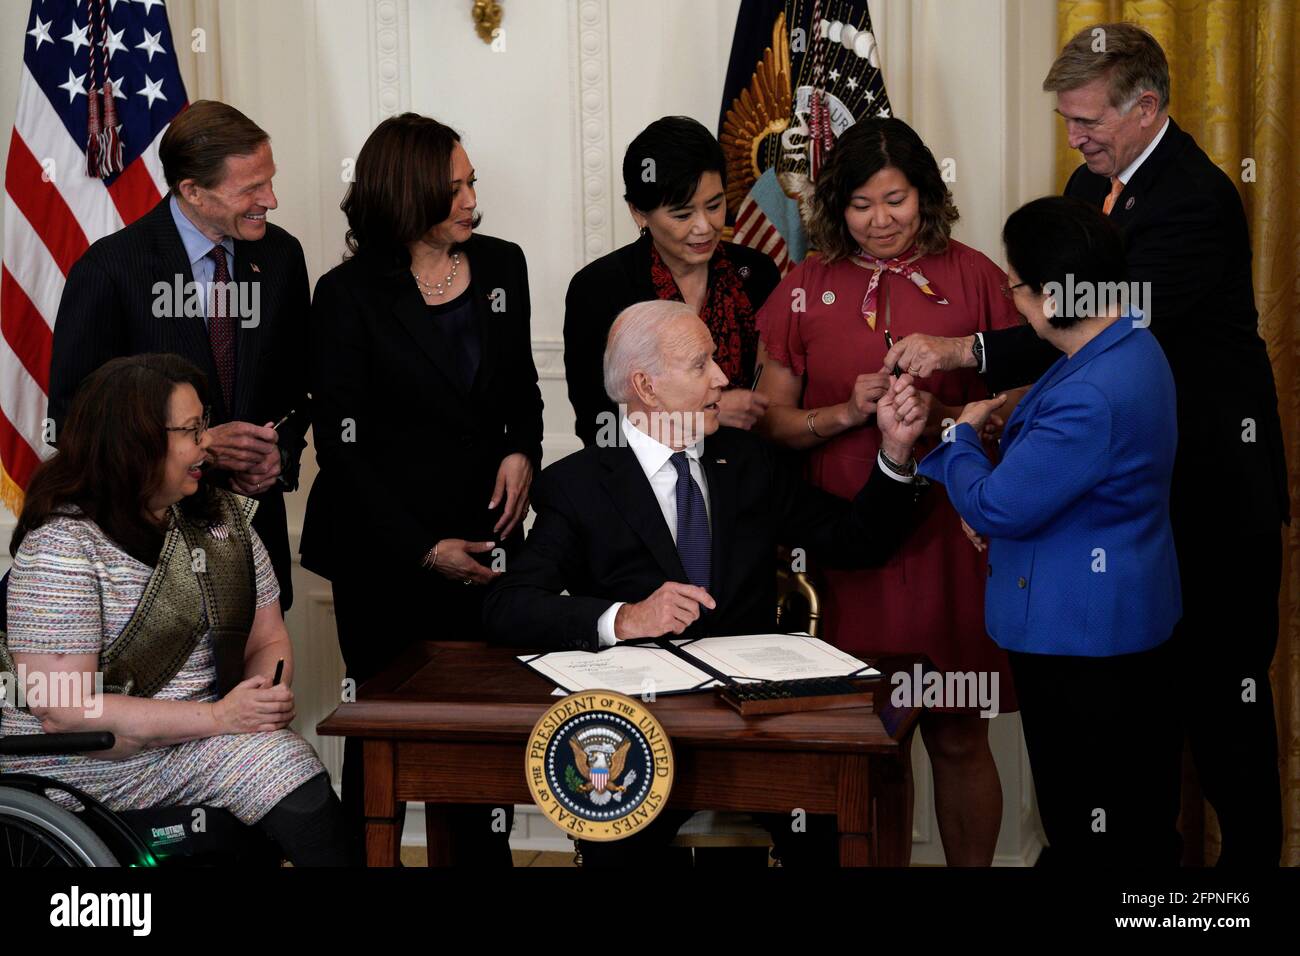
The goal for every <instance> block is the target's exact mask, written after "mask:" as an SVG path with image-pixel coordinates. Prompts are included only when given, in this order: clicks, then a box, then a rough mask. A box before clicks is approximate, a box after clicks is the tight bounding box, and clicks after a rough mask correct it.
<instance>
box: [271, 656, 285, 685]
mask: <svg viewBox="0 0 1300 956" xmlns="http://www.w3.org/2000/svg"><path fill="white" fill-rule="evenodd" d="M283 676H284V658H283V657H282V658H280V659H279V660H278V661H277V662H276V664H275V678H274V679H273V680H272V681H271V686H272V687H277V686H279V684H280V678H281V677H283Z"/></svg>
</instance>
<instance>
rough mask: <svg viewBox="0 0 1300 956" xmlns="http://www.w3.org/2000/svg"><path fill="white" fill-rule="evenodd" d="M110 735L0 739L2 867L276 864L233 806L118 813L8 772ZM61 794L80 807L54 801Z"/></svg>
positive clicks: (89, 749) (0, 588)
mask: <svg viewBox="0 0 1300 956" xmlns="http://www.w3.org/2000/svg"><path fill="white" fill-rule="evenodd" d="M8 591H9V572H7V571H6V572H5V574H4V575H3V576H2V577H0V631H3V630H4V629H5V626H6V624H7V623H8V622H7V617H8V615H7V613H6V611H7V608H6V606H5V605H6V599H7V597H8ZM115 743H116V739H115V738H114V736H113V735H112V734H111V733H108V732H103V731H101V732H96V733H64V734H19V735H14V736H0V867H17V866H21V867H28V866H42V867H44V866H53V867H78V868H79V867H90V866H123V867H152V866H175V867H208V866H253V867H259V866H267V867H271V866H275V867H278V866H280V865H281V864H282V863H283V862H284V858H283V855H282V854H281V853H280V849H279V847H278V846H276V844H275V843H274V841H272V840H271V839H270V838H269V837H268V836H266V835H265V834H264V833H262V831H261V830H259V829H258V828H257V827H254V826H248V825H246V824H244V823H241V822H240V821H239V819H238V818H237V817H236V816H235V815H234V814H232V813H231V812H230V811H229V810H226V809H224V808H222V807H209V806H203V805H194V806H171V807H150V808H148V809H144V810H120V811H116V812H115V811H113V810H110V809H109V808H108V807H106V806H105V805H104V804H103V803H101V802H100V801H99V800H96V799H95V798H94V797H92V796H91V795H90V794H88V793H86V792H84V791H82V790H80V789H79V788H77V787H74V786H71V785H69V784H65V783H63V782H62V781H59V780H55V779H54V778H52V777H43V776H38V775H36V774H28V773H6V772H4V759H5V758H6V757H28V756H37V755H47V754H76V753H94V752H95V751H101V750H111V749H112V747H113V745H114V744H115ZM52 792H61V793H63V794H65V795H66V796H68V797H71V798H72V800H74V801H75V802H76V803H77V804H79V805H80V809H79V810H69V809H66V808H65V807H64V806H62V805H61V804H59V803H57V802H55V801H54V800H52V799H50V797H49V794H50V793H52Z"/></svg>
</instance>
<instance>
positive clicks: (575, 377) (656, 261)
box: [564, 116, 780, 445]
mask: <svg viewBox="0 0 1300 956" xmlns="http://www.w3.org/2000/svg"><path fill="white" fill-rule="evenodd" d="M726 170H727V164H726V159H725V158H724V157H723V154H722V146H721V145H720V144H719V143H718V141H717V139H716V138H714V136H713V134H712V133H710V132H709V131H708V130H707V129H705V128H704V127H703V126H702V125H700V124H699V123H698V122H696V121H695V120H693V119H690V118H689V117H685V116H665V117H663V118H662V119H658V120H655V121H654V122H653V123H651V124H650V125H649V126H647V127H646V128H645V129H644V130H642V131H641V132H640V133H638V134H637V136H636V138H635V139H633V140H632V142H631V143H630V144H629V145H628V148H627V152H626V153H625V154H624V156H623V188H624V195H623V198H624V199H625V200H626V201H627V205H628V211H629V212H630V213H631V215H632V220H633V222H635V223H636V225H637V228H638V229H640V230H641V237H640V238H639V239H637V240H636V241H635V242H632V243H629V244H628V245H626V246H623V247H622V248H621V249H616V250H614V251H613V252H611V253H609V254H608V255H606V256H602V257H601V258H599V259H597V260H596V261H594V262H592V263H589V264H588V265H587V266H585V267H584V268H583V269H582V270H581V271H579V272H578V273H577V275H575V276H574V277H573V280H572V281H571V282H570V283H569V292H568V295H567V296H566V297H565V302H564V369H565V379H566V381H567V383H568V387H569V401H570V402H572V403H573V410H574V412H575V413H576V414H577V423H576V429H577V433H578V437H579V438H581V439H582V443H583V444H584V445H591V444H594V443H595V442H596V441H597V440H598V437H599V436H600V435H601V434H602V432H603V433H605V434H607V435H611V436H617V434H618V432H617V428H616V427H615V426H616V425H617V414H618V411H617V408H616V406H615V404H614V402H613V400H612V399H611V398H610V397H609V395H607V394H606V392H605V384H604V378H603V374H604V373H603V371H602V362H603V359H604V354H605V339H606V337H607V336H608V334H609V329H610V326H611V325H613V324H614V319H615V317H617V316H618V314H619V313H620V312H622V311H623V310H624V309H625V308H627V307H628V306H629V305H632V304H633V303H636V302H649V301H652V300H654V299H665V300H676V301H679V302H685V303H686V304H687V305H689V306H690V307H691V308H692V309H694V310H695V312H696V314H697V315H699V317H700V318H701V319H703V320H704V324H705V325H707V326H708V327H709V331H710V332H711V333H712V334H713V341H714V342H715V343H716V345H717V352H716V354H715V355H714V358H715V360H716V361H717V363H718V365H719V366H720V367H721V368H722V370H723V372H725V373H726V374H727V378H728V379H729V382H730V384H729V387H728V388H727V389H726V390H725V391H724V392H723V394H722V400H721V402H719V418H720V421H721V422H722V424H724V425H730V426H732V427H736V428H749V427H751V426H753V424H754V423H755V422H756V421H757V420H758V419H759V418H761V417H762V415H763V412H764V410H765V409H766V408H767V400H766V399H765V398H763V397H762V396H761V395H759V394H757V393H755V392H753V391H751V388H750V387H751V385H752V384H753V376H754V366H755V360H756V357H757V352H758V332H757V330H756V328H755V325H754V316H755V314H756V313H757V311H758V309H759V308H760V307H761V306H762V304H763V302H764V300H765V299H766V298H767V296H768V293H770V292H771V291H772V289H773V288H774V287H775V286H776V284H777V281H778V280H779V279H780V274H779V273H778V272H777V268H776V265H775V264H774V263H773V262H772V260H771V259H770V258H768V256H766V255H765V254H763V253H761V252H757V251H755V250H753V249H749V248H746V247H745V246H739V245H736V244H734V243H730V242H724V241H722V232H723V227H724V226H725V224H726V216H727V208H726V207H727V203H726V192H725V190H726Z"/></svg>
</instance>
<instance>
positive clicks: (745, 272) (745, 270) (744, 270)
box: [736, 266, 749, 279]
mask: <svg viewBox="0 0 1300 956" xmlns="http://www.w3.org/2000/svg"><path fill="white" fill-rule="evenodd" d="M736 271H737V272H738V273H740V277H741V278H742V279H748V278H749V266H741V267H740V268H739V269H737V270H736Z"/></svg>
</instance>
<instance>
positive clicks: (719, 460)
mask: <svg viewBox="0 0 1300 956" xmlns="http://www.w3.org/2000/svg"><path fill="white" fill-rule="evenodd" d="M713 463H714V464H715V465H725V464H726V463H727V459H725V458H715V459H713Z"/></svg>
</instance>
